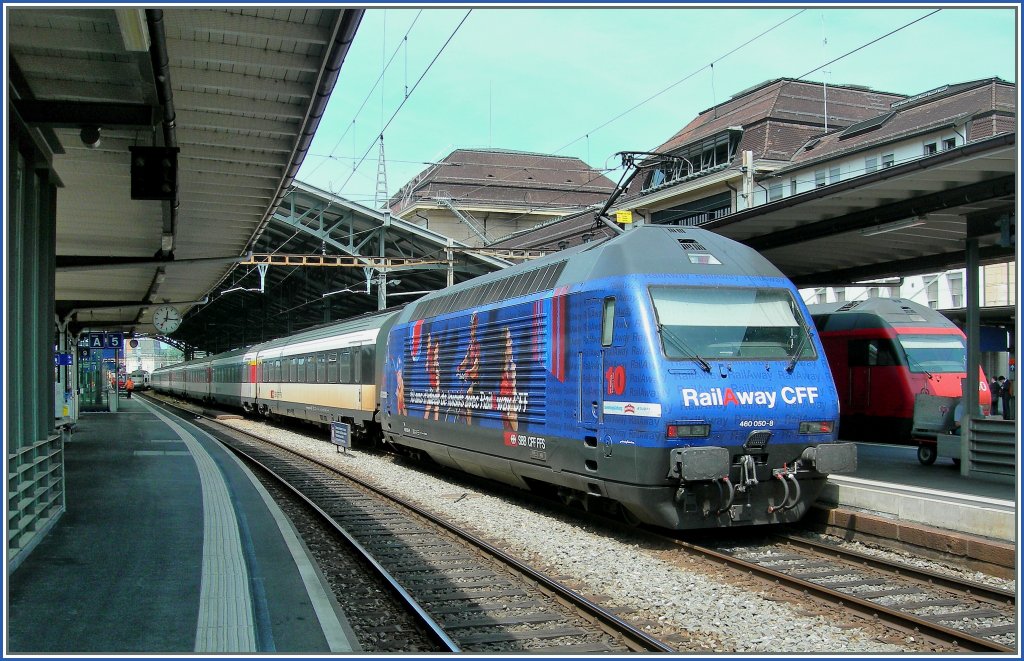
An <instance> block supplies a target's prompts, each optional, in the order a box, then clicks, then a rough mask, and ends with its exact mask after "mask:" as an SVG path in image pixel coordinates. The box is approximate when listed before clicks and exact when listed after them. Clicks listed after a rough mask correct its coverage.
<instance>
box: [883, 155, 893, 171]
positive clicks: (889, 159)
mask: <svg viewBox="0 0 1024 661" xmlns="http://www.w3.org/2000/svg"><path fill="white" fill-rule="evenodd" d="M895 162H896V155H895V154H882V167H883V168H891V167H892V165H893V163H895Z"/></svg>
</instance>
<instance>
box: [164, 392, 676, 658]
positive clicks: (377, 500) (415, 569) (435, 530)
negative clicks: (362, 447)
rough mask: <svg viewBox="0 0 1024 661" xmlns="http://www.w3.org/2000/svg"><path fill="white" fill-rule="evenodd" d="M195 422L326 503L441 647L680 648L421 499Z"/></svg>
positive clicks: (340, 528)
mask: <svg viewBox="0 0 1024 661" xmlns="http://www.w3.org/2000/svg"><path fill="white" fill-rule="evenodd" d="M160 403H161V404H163V405H165V406H173V405H172V404H169V403H167V402H163V401H160ZM185 410H187V409H185ZM187 411H188V414H189V416H190V417H193V416H195V415H196V414H195V412H194V411H192V410H187ZM194 422H196V423H200V424H202V426H206V427H207V428H208V429H210V430H211V431H213V432H214V433H215V437H216V438H218V440H220V442H222V443H223V444H224V445H225V446H226V447H228V448H229V449H231V450H232V451H233V452H235V453H237V454H239V455H242V456H244V457H245V458H246V459H247V460H249V461H252V462H255V463H257V464H259V465H260V466H261V467H263V469H264V470H265V471H266V472H267V473H268V474H269V475H272V476H274V478H275V479H276V480H278V481H280V483H281V485H282V486H283V487H285V488H287V489H289V490H291V491H292V492H293V493H294V494H296V495H297V496H298V497H299V498H301V499H302V500H304V501H305V502H306V503H307V504H308V505H309V506H310V507H311V508H312V509H313V510H315V511H316V512H318V513H319V514H320V516H322V517H323V518H324V520H325V521H327V522H328V523H329V525H330V526H332V527H333V528H334V529H335V530H337V532H338V534H340V535H341V536H343V537H344V538H345V539H346V540H347V541H348V542H349V544H350V545H351V546H352V548H353V549H355V550H356V551H357V552H358V553H360V554H361V555H362V556H363V557H364V558H365V559H366V563H367V564H368V565H370V566H372V567H374V568H375V569H376V570H377V571H378V572H379V573H380V575H381V577H382V578H383V580H384V581H385V582H386V583H387V584H388V585H389V586H391V589H392V590H393V591H394V592H395V593H396V594H397V595H399V596H400V598H401V600H402V601H403V602H404V603H405V604H406V606H407V608H408V609H409V610H410V611H411V612H412V613H414V614H415V615H416V616H417V617H418V618H420V620H421V622H422V627H424V628H425V629H426V630H428V631H430V632H432V635H433V638H434V640H435V641H436V643H437V645H438V649H439V650H440V651H456V652H459V651H461V652H476V653H509V652H529V653H543V654H596V653H611V654H616V653H629V652H648V653H649V652H673V651H675V650H673V649H672V648H671V647H669V646H668V645H665V644H664V643H662V642H660V641H658V640H655V639H654V638H651V637H650V636H648V635H646V634H645V633H644V632H642V631H640V630H639V629H637V628H635V627H633V626H632V625H630V624H629V623H628V622H626V621H624V620H622V619H621V618H619V617H617V616H615V615H614V614H612V613H610V612H608V611H606V610H605V609H603V608H602V607H600V606H598V605H597V604H594V603H593V602H590V601H588V600H586V599H584V598H583V597H581V596H580V595H578V594H577V593H575V592H573V591H572V590H570V589H568V588H567V587H565V586H563V585H561V584H559V583H558V582H556V581H554V580H552V579H550V578H548V577H547V576H545V575H543V574H541V573H539V572H537V571H535V570H533V569H531V568H530V567H528V566H526V565H524V564H522V563H520V562H519V561H517V560H516V559H514V558H512V557H510V556H508V555H507V554H505V553H503V552H502V551H501V550H500V549H497V548H495V547H493V546H491V545H489V544H487V543H486V542H484V541H483V540H480V539H478V538H475V537H473V536H472V535H470V534H468V533H466V532H464V531H462V530H460V529H458V528H457V527H455V526H453V525H451V524H448V523H446V522H444V521H442V520H440V519H438V518H437V517H435V516H434V515H432V514H430V513H429V512H426V511H424V510H421V509H419V508H417V507H416V506H415V505H412V504H410V503H407V502H404V501H401V500H400V499H396V498H393V497H391V496H390V495H389V494H387V493H385V492H383V491H381V490H378V489H377V488H375V487H373V486H372V485H369V484H366V483H364V482H362V481H360V480H358V479H357V478H354V477H351V476H346V475H343V474H341V473H340V472H338V471H337V469H335V468H334V467H331V466H327V465H325V464H322V463H320V462H318V461H315V460H313V459H310V458H307V457H304V456H302V455H300V454H297V453H295V452H293V451H291V450H289V449H287V448H284V447H281V446H279V445H277V444H275V443H273V441H270V440H269V439H264V438H260V437H257V436H253V435H251V434H246V433H244V432H241V431H239V430H237V429H230V428H225V427H223V426H222V425H220V424H219V423H217V422H216V421H214V420H212V419H211V418H205V417H203V418H202V419H201V420H195V421H194Z"/></svg>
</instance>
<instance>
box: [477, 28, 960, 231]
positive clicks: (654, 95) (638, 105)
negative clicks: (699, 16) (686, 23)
mask: <svg viewBox="0 0 1024 661" xmlns="http://www.w3.org/2000/svg"><path fill="white" fill-rule="evenodd" d="M804 11H806V10H800V11H798V12H796V13H794V14H793V15H791V16H789V17H787V18H785V19H784V20H782V21H780V22H779V23H776V24H775V25H773V26H771V27H769V28H767V29H766V30H764V31H762V32H761V33H759V34H757V35H755V36H754V37H752V38H750V39H748V40H747V41H745V42H743V43H742V44H740V45H738V46H736V47H735V48H733V49H731V50H730V51H728V52H726V53H724V54H722V55H720V56H718V57H717V58H715V59H714V60H712V61H711V62H709V63H708V64H706V65H704V66H702V67H700V68H699V69H696V70H694V71H693V72H691V73H690V74H688V75H686V76H684V77H683V78H681V79H679V80H678V81H676V82H674V83H672V84H671V85H669V86H668V87H665V88H664V89H662V90H661V91H659V92H657V93H655V94H653V95H651V96H649V97H647V98H646V99H644V100H643V101H641V102H639V103H637V104H635V105H633V106H632V107H630V108H629V109H627V110H625V111H623V112H621V113H619V114H618V115H616V116H615V117H612V118H611V119H609V120H607V121H606V122H604V123H603V124H601V125H599V126H598V127H596V128H593V129H591V130H589V131H587V132H586V133H585V134H584V135H583V136H581V137H579V138H576V139H575V140H573V141H572V142H569V143H567V144H566V145H564V146H562V147H560V148H559V149H558V150H556V151H555V154H557V153H558V152H561V151H564V150H565V149H567V148H568V147H570V146H572V145H573V144H575V143H576V142H579V141H580V140H582V139H584V138H587V139H589V136H590V135H592V134H593V133H595V132H596V131H599V130H600V129H602V128H604V127H606V126H608V125H609V124H611V123H613V122H615V121H616V120H618V119H620V118H621V117H623V116H625V115H627V114H629V113H631V112H633V111H634V110H636V109H638V108H640V107H641V106H643V105H644V104H646V103H648V102H650V101H652V100H653V99H655V98H657V97H659V96H661V95H662V94H664V93H665V92H667V91H669V90H671V89H672V88H674V87H676V86H678V85H680V84H681V83H683V82H686V81H687V80H689V79H691V78H693V77H694V76H695V75H697V74H698V73H700V72H701V71H703V70H705V69H710V70H711V71H712V72H713V71H714V68H713V67H714V65H715V64H716V63H718V62H721V61H722V60H724V59H725V58H727V57H729V56H730V55H733V54H735V53H736V52H737V51H739V50H741V49H743V48H745V47H746V46H749V45H750V44H752V43H754V42H755V41H757V40H758V39H760V38H761V37H764V36H765V35H767V34H769V33H770V32H772V31H774V30H776V29H778V28H780V27H781V26H783V25H785V24H786V23H787V22H789V21H791V20H793V19H794V18H796V17H797V16H799V15H800V14H802V13H803V12H804ZM939 11H941V9H937V10H935V11H932V12H930V13H928V14H926V15H924V16H921V17H919V18H916V19H914V20H912V21H910V22H909V23H906V24H904V25H902V26H900V27H898V28H896V29H894V30H891V31H889V32H887V33H886V34H884V35H881V36H879V37H877V38H875V39H872V40H871V41H869V42H867V43H865V44H863V45H861V46H858V47H857V48H854V49H852V50H850V51H848V52H846V53H844V54H843V55H840V56H839V57H836V58H834V59H832V60H830V61H828V62H825V63H824V64H822V65H820V66H818V67H815V68H814V69H812V70H810V71H808V72H807V73H805V74H803V75H801V76H799V77H797V78H796V80H802V79H803V78H806V77H807V76H809V75H811V74H812V73H815V72H816V71H819V70H821V69H823V68H824V67H827V66H828V65H830V64H833V63H835V62H838V61H840V60H842V59H844V58H846V57H849V56H850V55H852V54H854V53H856V52H858V51H860V50H863V49H864V48H867V47H868V46H871V45H872V44H875V43H877V42H879V41H881V40H882V39H885V38H887V37H890V36H892V35H894V34H896V33H897V32H900V31H901V30H904V29H906V28H908V27H910V26H911V25H914V24H915V23H918V22H920V21H922V20H924V19H926V18H928V17H930V16H932V15H934V14H936V13H938V12H939ZM767 95H768V92H765V93H763V94H761V95H759V96H758V97H755V98H752V99H748V100H747V101H746V103H745V104H744V106H747V105H750V104H751V103H756V102H757V101H758V100H759V99H761V98H764V97H765V96H767ZM614 169H617V168H613V169H609V171H614ZM498 183H500V182H489V183H487V184H483V185H481V187H480V188H483V187H487V186H493V185H496V184H498ZM587 183H589V182H587ZM583 185H586V184H583ZM477 190H479V188H477V189H473V190H472V191H470V193H473V192H476V191H477ZM568 192H572V191H568ZM467 194H469V193H467ZM520 217H521V216H520Z"/></svg>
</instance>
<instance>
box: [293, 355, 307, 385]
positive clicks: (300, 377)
mask: <svg viewBox="0 0 1024 661" xmlns="http://www.w3.org/2000/svg"><path fill="white" fill-rule="evenodd" d="M295 362H296V363H298V374H297V375H296V377H295V379H296V381H295V382H296V383H305V382H306V357H305V356H299V357H298V358H296V359H295Z"/></svg>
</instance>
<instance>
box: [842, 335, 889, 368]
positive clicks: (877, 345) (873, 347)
mask: <svg viewBox="0 0 1024 661" xmlns="http://www.w3.org/2000/svg"><path fill="white" fill-rule="evenodd" d="M848 352H849V353H848V356H849V359H848V360H849V363H850V367H892V366H894V365H899V364H900V360H899V357H898V355H897V353H896V347H895V346H894V345H893V342H892V340H889V339H884V338H882V339H872V340H851V341H850V345H849V348H848Z"/></svg>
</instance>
